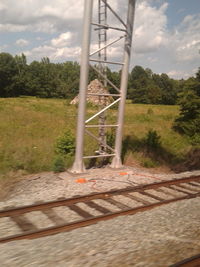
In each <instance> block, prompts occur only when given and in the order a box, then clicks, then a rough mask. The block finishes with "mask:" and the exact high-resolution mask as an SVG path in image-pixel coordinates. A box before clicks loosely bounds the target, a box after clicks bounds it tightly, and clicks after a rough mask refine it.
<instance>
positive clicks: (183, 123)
mask: <svg viewBox="0 0 200 267" xmlns="http://www.w3.org/2000/svg"><path fill="white" fill-rule="evenodd" d="M199 88H200V81H199V71H198V72H197V74H196V78H190V79H188V80H187V81H186V83H185V84H184V91H183V92H182V94H181V95H180V96H181V99H180V106H181V109H180V116H179V117H178V118H177V119H176V120H175V122H174V125H173V128H174V129H175V130H176V131H178V132H180V133H182V134H185V135H187V136H189V137H191V138H192V139H193V140H196V141H197V142H198V143H200V96H199Z"/></svg>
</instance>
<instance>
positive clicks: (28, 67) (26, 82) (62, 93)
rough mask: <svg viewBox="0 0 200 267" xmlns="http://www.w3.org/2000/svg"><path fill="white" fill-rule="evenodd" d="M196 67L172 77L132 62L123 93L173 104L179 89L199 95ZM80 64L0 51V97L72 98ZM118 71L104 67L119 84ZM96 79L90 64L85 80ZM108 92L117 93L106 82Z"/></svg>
mask: <svg viewBox="0 0 200 267" xmlns="http://www.w3.org/2000/svg"><path fill="white" fill-rule="evenodd" d="M199 72H200V71H198V73H197V75H196V78H194V77H193V78H189V79H188V80H180V81H178V80H174V79H171V78H169V77H168V75H167V74H165V73H162V74H161V75H160V74H155V73H153V72H152V70H151V69H149V68H146V69H144V68H143V67H141V66H135V67H134V68H133V69H132V70H131V72H130V74H129V80H128V92H127V97H128V98H129V99H131V100H132V102H133V103H144V104H164V105H174V104H176V103H177V99H178V96H179V95H180V93H181V92H185V91H186V88H187V90H193V91H195V93H196V94H197V95H198V96H200V87H199V82H200V73H199ZM79 73H80V65H79V63H77V62H69V61H68V62H64V63H52V62H50V59H49V58H48V57H44V58H42V59H41V61H40V62H39V61H33V62H31V63H30V64H27V60H26V56H25V55H24V54H22V55H17V56H15V57H13V56H12V55H10V54H8V53H0V97H17V96H20V95H30V96H37V97H45V98H50V97H55V98H73V97H74V96H75V95H77V94H78V90H79ZM120 76H121V70H120V71H111V70H110V69H109V68H108V67H107V77H108V79H109V80H110V81H111V82H112V83H113V84H115V85H116V86H117V87H118V88H120ZM97 78H98V79H100V77H99V76H98V74H97V73H96V72H95V71H94V70H93V68H92V67H91V66H90V72H89V82H90V81H92V80H94V79H97ZM107 87H108V90H109V92H110V93H117V92H116V90H115V89H114V88H113V87H112V86H111V85H110V84H109V83H108V85H107Z"/></svg>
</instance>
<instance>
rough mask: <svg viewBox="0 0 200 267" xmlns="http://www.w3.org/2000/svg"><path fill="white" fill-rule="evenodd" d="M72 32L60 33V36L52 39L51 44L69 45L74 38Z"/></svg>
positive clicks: (57, 45)
mask: <svg viewBox="0 0 200 267" xmlns="http://www.w3.org/2000/svg"><path fill="white" fill-rule="evenodd" d="M72 36H73V35H72V33H71V32H65V33H62V34H60V35H59V37H58V38H54V39H52V40H51V44H52V45H53V46H55V47H63V46H67V45H69V44H70V43H71V40H72Z"/></svg>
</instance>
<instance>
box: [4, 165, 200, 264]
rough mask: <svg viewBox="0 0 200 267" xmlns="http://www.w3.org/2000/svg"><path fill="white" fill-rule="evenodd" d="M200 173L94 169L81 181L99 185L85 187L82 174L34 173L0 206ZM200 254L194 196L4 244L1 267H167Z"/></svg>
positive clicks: (199, 202)
mask: <svg viewBox="0 0 200 267" xmlns="http://www.w3.org/2000/svg"><path fill="white" fill-rule="evenodd" d="M199 173H200V172H193V173H182V174H178V175H177V174H168V175H165V174H150V173H147V172H144V171H140V170H136V169H131V168H126V169H125V170H123V174H122V173H121V174H120V171H112V170H110V169H105V170H104V176H103V177H102V170H90V172H88V173H87V174H85V175H83V176H81V178H85V179H86V180H87V181H89V180H90V179H93V180H95V179H96V181H93V182H87V183H84V184H79V183H76V180H77V179H78V178H80V176H73V175H70V174H68V173H62V174H59V175H56V174H52V173H48V174H47V173H46V174H40V175H39V178H37V177H38V176H37V175H33V176H31V177H29V178H28V179H27V180H24V181H22V182H20V183H19V184H18V186H17V187H16V188H15V189H14V190H13V191H12V192H11V194H10V195H9V196H8V197H7V199H5V200H4V201H2V202H1V203H0V205H1V209H2V208H4V207H7V206H19V205H22V204H31V203H33V202H35V201H39V200H40V201H41V200H43V201H44V200H53V199H56V198H58V197H71V196H73V195H81V194H82V195H83V194H88V193H91V192H99V191H101V190H102V191H105V190H106V189H107V190H110V189H113V188H122V187H125V186H127V185H126V182H132V183H136V184H141V183H142V184H144V183H152V182H155V181H159V179H160V180H169V179H172V178H178V177H179V178H180V177H184V176H191V175H199ZM105 177H106V178H107V181H102V180H99V181H98V178H105ZM154 178H155V180H153V179H154ZM108 180H111V181H108ZM100 181H101V182H100ZM119 181H124V182H125V183H120V182H119ZM37 216H39V214H38V215H37ZM43 216H44V215H43ZM5 223H6V222H5ZM0 227H5V225H4V226H0ZM8 227H9V224H8ZM8 230H9V228H8ZM199 253H200V198H195V199H190V200H183V201H179V202H177V203H171V204H168V205H165V206H161V207H158V208H155V209H152V210H150V211H146V212H142V213H137V214H135V215H131V216H123V217H118V218H115V219H113V220H109V221H104V222H100V223H98V224H96V225H91V226H87V227H84V228H80V229H77V230H73V231H71V232H66V233H61V234H57V235H53V236H49V237H44V238H39V239H35V240H21V241H15V242H10V243H5V244H1V245H0V266H3V267H4V266H6V267H7V266H9V267H10V266H11V267H12V266H18V267H23V266H24V267H25V266H52V267H53V266H63V267H64V266H67V267H68V266H75V267H76V266H77V267H79V266H80V267H82V266H99V267H101V266H102V267H104V266H152V267H153V266H162V267H163V266H169V265H170V264H173V263H175V262H177V261H180V260H182V259H184V258H187V257H191V256H193V255H195V254H199Z"/></svg>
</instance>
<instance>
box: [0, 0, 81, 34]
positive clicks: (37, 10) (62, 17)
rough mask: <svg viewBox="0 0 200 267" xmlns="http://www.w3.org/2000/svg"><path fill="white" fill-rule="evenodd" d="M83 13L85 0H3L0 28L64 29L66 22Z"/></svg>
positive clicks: (30, 29) (41, 30)
mask: <svg viewBox="0 0 200 267" xmlns="http://www.w3.org/2000/svg"><path fill="white" fill-rule="evenodd" d="M82 13H83V0H76V1H74V0H67V1H66V0H57V1H54V0H43V1H40V0H34V1H33V0H21V1H16V0H1V3H0V17H1V22H0V30H1V31H11V32H16V31H19V32H20V31H25V30H29V31H40V32H50V33H51V32H55V31H57V30H61V31H63V30H64V27H66V22H70V21H71V22H73V21H75V20H77V19H81V17H82ZM68 26H69V25H68ZM71 27H72V28H73V25H72V24H71Z"/></svg>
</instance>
